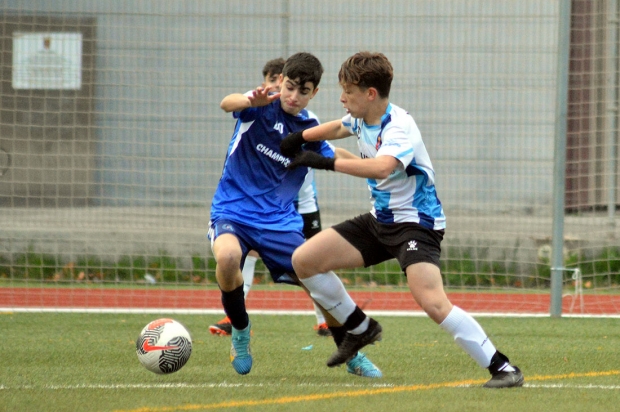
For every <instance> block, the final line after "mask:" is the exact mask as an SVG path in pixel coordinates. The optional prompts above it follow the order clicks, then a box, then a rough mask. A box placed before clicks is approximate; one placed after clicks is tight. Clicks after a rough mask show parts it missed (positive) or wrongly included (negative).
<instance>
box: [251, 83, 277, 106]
mask: <svg viewBox="0 0 620 412" xmlns="http://www.w3.org/2000/svg"><path fill="white" fill-rule="evenodd" d="M272 89H273V87H271V86H267V87H257V88H256V89H254V90H253V91H252V94H251V95H250V96H248V100H249V101H250V107H261V106H267V105H268V104H269V103H271V102H273V101H274V100H276V99H279V98H280V93H271V91H272Z"/></svg>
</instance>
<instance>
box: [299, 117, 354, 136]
mask: <svg viewBox="0 0 620 412" xmlns="http://www.w3.org/2000/svg"><path fill="white" fill-rule="evenodd" d="M298 133H301V135H302V137H303V139H304V142H316V141H319V140H336V139H343V138H345V137H349V136H351V132H350V131H349V129H347V128H346V127H344V125H343V124H342V120H340V119H338V120H332V121H331V122H327V123H323V124H320V125H318V126H314V127H311V128H309V129H306V130H303V131H301V132H298Z"/></svg>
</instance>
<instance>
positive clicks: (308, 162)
mask: <svg viewBox="0 0 620 412" xmlns="http://www.w3.org/2000/svg"><path fill="white" fill-rule="evenodd" d="M293 134H295V133H293ZM299 134H301V133H299ZM289 136H290V135H289ZM287 138H288V137H287ZM282 142H284V140H283V141H282ZM282 154H284V152H283V153H282ZM335 163H336V159H334V158H333V157H324V156H321V155H320V154H318V153H315V152H309V151H303V152H301V153H299V154H298V155H297V156H295V158H293V161H292V162H291V164H290V165H288V168H289V169H294V168H296V167H299V166H307V167H311V168H313V169H323V170H334V165H335Z"/></svg>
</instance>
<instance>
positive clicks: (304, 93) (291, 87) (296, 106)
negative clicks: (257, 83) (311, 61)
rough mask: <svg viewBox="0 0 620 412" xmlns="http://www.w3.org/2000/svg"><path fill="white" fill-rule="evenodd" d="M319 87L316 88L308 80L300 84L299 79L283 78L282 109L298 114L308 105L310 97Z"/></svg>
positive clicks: (281, 88)
mask: <svg viewBox="0 0 620 412" xmlns="http://www.w3.org/2000/svg"><path fill="white" fill-rule="evenodd" d="M318 91H319V88H318V87H317V88H315V87H314V84H312V82H306V84H303V85H302V84H299V79H296V80H293V79H289V78H288V77H285V78H283V79H282V86H281V87H280V102H281V104H282V110H284V111H285V112H286V113H288V114H292V115H293V116H297V115H298V114H299V112H301V111H302V110H303V109H305V108H306V106H308V103H310V99H312V98H313V97H314V96H315V95H316V92H318Z"/></svg>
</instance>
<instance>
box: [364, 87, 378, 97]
mask: <svg viewBox="0 0 620 412" xmlns="http://www.w3.org/2000/svg"><path fill="white" fill-rule="evenodd" d="M366 95H367V96H368V100H375V99H377V98H378V97H379V92H378V91H377V89H375V88H374V87H369V88H368V89H366Z"/></svg>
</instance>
